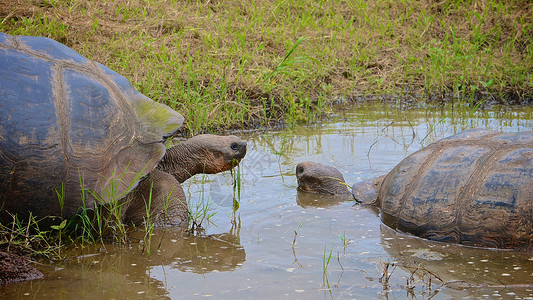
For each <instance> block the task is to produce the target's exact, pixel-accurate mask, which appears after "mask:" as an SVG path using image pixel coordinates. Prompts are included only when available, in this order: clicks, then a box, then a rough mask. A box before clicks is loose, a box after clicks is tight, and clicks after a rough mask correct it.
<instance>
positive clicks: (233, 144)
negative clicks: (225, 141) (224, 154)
mask: <svg viewBox="0 0 533 300" xmlns="http://www.w3.org/2000/svg"><path fill="white" fill-rule="evenodd" d="M231 149H232V150H235V151H237V150H239V145H238V144H237V143H232V144H231Z"/></svg>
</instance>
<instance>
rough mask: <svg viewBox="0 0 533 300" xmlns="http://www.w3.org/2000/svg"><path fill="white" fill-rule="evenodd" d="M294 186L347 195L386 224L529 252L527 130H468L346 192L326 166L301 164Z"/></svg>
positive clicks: (532, 217) (531, 189)
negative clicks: (374, 209)
mask: <svg viewBox="0 0 533 300" xmlns="http://www.w3.org/2000/svg"><path fill="white" fill-rule="evenodd" d="M296 176H297V179H298V186H299V189H300V190H302V191H310V192H317V193H329V194H332V195H338V196H339V195H340V196H343V195H344V196H348V197H351V196H352V195H353V197H354V198H355V199H356V200H357V201H359V202H362V203H366V204H374V205H376V206H377V207H379V209H380V215H381V220H382V221H383V223H385V224H386V225H388V226H389V227H391V228H393V229H396V230H399V231H403V232H407V233H411V234H414V235H416V236H419V237H422V238H426V239H430V240H435V241H442V242H449V243H458V244H464V245H469V246H477V247H488V248H502V249H516V250H521V251H527V252H532V251H533V132H531V131H529V132H518V133H499V132H494V131H489V130H483V129H471V130H467V131H464V132H462V133H459V134H457V135H454V136H451V137H448V138H445V139H442V140H440V141H438V142H435V143H433V144H430V145H429V146H427V147H425V148H423V149H422V150H419V151H417V152H415V153H413V154H411V155H409V156H408V157H406V158H405V159H404V160H403V161H402V162H400V163H399V164H398V165H397V166H396V167H395V168H394V169H393V170H392V171H390V172H389V173H388V174H387V175H385V176H382V177H379V178H377V179H375V180H374V179H373V180H370V181H366V182H362V183H357V184H355V185H354V186H353V187H352V193H351V194H352V195H350V192H349V191H348V189H347V188H346V187H345V185H344V184H341V182H343V181H344V179H343V177H342V174H340V172H339V171H338V170H336V169H335V168H333V167H330V166H324V165H322V164H319V163H315V162H302V163H299V164H298V165H297V167H296Z"/></svg>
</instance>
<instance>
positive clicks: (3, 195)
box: [0, 33, 246, 224]
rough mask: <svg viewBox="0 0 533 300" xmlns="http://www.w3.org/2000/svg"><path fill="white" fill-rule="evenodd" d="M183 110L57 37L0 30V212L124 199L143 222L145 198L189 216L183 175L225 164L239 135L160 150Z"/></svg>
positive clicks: (179, 218) (231, 160)
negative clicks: (150, 94) (156, 98)
mask: <svg viewBox="0 0 533 300" xmlns="http://www.w3.org/2000/svg"><path fill="white" fill-rule="evenodd" d="M183 120H184V119H183V117H182V116H181V115H180V114H179V113H177V112H176V111H174V110H172V109H171V108H169V107H168V106H166V105H163V104H160V103H156V102H154V101H152V100H151V99H149V98H148V97H146V96H144V95H142V94H141V93H139V92H138V91H137V90H135V89H134V88H133V87H132V86H131V84H130V83H129V82H128V80H127V79H126V78H124V77H122V76H120V75H119V74H117V73H115V72H113V71H112V70H110V69H108V68H107V67H105V66H103V65H101V64H99V63H96V62H94V61H91V60H88V59H87V58H85V57H83V56H81V55H80V54H78V53H76V52H75V51H73V50H72V49H70V48H68V47H66V46H64V45H62V44H60V43H58V42H55V41H53V40H51V39H48V38H44V37H25V36H11V35H7V34H4V33H0V216H1V218H2V220H3V221H5V220H9V219H12V217H11V215H13V214H16V215H17V216H18V218H19V219H24V218H28V217H29V216H30V215H31V216H33V217H34V218H36V219H37V220H38V219H41V218H45V217H47V216H63V217H70V216H72V215H74V214H75V213H76V212H77V211H78V209H79V208H80V207H82V206H86V207H93V206H94V205H95V202H98V203H108V202H110V201H115V200H117V199H121V200H120V201H121V202H122V205H123V207H122V210H123V216H122V218H123V219H124V221H127V222H130V221H131V222H133V223H140V222H143V220H144V218H145V217H146V207H147V206H148V199H149V198H151V203H150V207H151V209H152V212H151V214H152V215H153V216H158V215H159V213H162V212H163V211H165V212H166V213H168V214H167V217H168V218H169V219H168V221H169V222H170V223H171V224H180V223H183V221H187V220H188V211H187V205H186V202H185V196H184V193H183V190H182V189H181V187H180V183H181V182H183V181H184V180H186V179H188V178H189V177H191V176H192V175H194V174H197V173H217V172H222V171H226V170H229V169H231V168H232V167H233V166H234V165H235V163H236V162H238V161H240V160H241V159H242V158H243V157H244V155H245V153H246V143H245V142H243V141H242V140H241V139H239V138H237V137H235V136H214V135H199V136H196V137H193V138H191V139H189V140H187V141H185V142H182V143H181V144H178V145H177V146H175V147H172V148H170V149H168V150H167V149H166V147H165V145H164V144H163V143H164V142H165V141H166V140H167V139H168V138H169V137H171V136H173V135H174V134H175V132H176V131H177V129H178V128H179V127H180V126H181V124H182V123H183ZM60 199H63V201H60ZM145 202H146V203H145ZM167 205H168V207H167ZM159 220H162V218H159Z"/></svg>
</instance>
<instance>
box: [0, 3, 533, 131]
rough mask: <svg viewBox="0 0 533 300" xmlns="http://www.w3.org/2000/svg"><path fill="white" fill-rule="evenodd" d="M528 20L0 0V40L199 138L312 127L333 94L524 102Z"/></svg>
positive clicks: (532, 33) (491, 8) (487, 14)
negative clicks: (78, 62) (51, 48)
mask: <svg viewBox="0 0 533 300" xmlns="http://www.w3.org/2000/svg"><path fill="white" fill-rule="evenodd" d="M0 2H6V1H5V0H2V1H0ZM532 16H533V5H532V4H530V3H526V2H524V1H518V0H513V1H505V2H500V1H496V0H487V1H476V0H446V1H438V2H434V1H429V0H427V1H414V0H406V1H394V0H385V1H363V0H352V1H332V2H315V1H306V0H291V1H261V2H256V1H246V0H244V1H220V2H213V1H208V2H202V1H177V0H171V1H162V0H150V1H142V0H133V1H125V0H116V1H110V0H109V1H89V0H68V1H67V0H47V1H41V2H39V3H37V2H33V1H22V3H20V2H13V3H11V2H10V1H7V3H5V4H2V5H0V31H2V32H7V33H11V34H22V35H41V36H48V37H51V38H54V39H56V40H58V41H60V42H62V43H64V44H66V45H67V46H69V47H72V48H73V49H75V50H76V51H79V52H80V53H82V54H83V55H85V56H87V57H89V58H91V59H93V60H97V61H98V62H100V63H102V64H104V65H106V66H108V67H110V68H111V69H113V70H115V71H117V72H118V73H120V74H123V75H124V76H126V77H127V78H128V79H129V80H130V81H131V82H132V83H133V84H134V86H135V87H137V88H138V89H139V90H140V91H141V92H142V93H144V94H146V95H148V96H149V97H151V98H153V99H155V100H156V101H159V102H163V103H166V104H168V105H170V106H171V107H173V108H175V109H176V110H178V111H179V112H181V113H182V114H183V115H184V116H185V117H186V119H187V122H186V125H185V126H186V128H187V129H188V130H190V131H192V132H201V131H217V130H220V129H224V128H243V127H248V128H251V127H256V126H260V125H266V124H277V123H279V122H284V123H289V124H290V123H296V122H306V121H313V120H316V119H317V118H319V117H320V115H321V113H322V112H324V111H326V110H327V109H328V107H327V104H328V102H329V101H331V100H333V99H335V98H337V97H341V98H345V99H348V100H357V99H361V97H363V99H364V98H365V97H367V96H369V95H395V96H399V97H402V96H404V95H407V94H413V93H414V94H421V95H424V97H422V98H421V99H419V100H418V101H428V100H435V101H451V99H453V100H454V101H455V99H458V100H457V101H462V102H466V103H468V102H470V101H472V102H473V105H476V103H478V102H479V101H482V100H483V99H485V98H487V97H489V98H490V99H494V101H497V102H500V103H503V104H507V103H511V102H513V103H514V102H515V101H518V102H520V101H524V100H525V99H528V98H529V99H530V98H531V97H532V90H533V89H532V86H533V75H532V74H533V44H532V43H531V41H532V40H533V21H532Z"/></svg>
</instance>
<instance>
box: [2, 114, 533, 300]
mask: <svg viewBox="0 0 533 300" xmlns="http://www.w3.org/2000/svg"><path fill="white" fill-rule="evenodd" d="M475 127H483V128H489V129H494V130H500V131H505V132H514V131H526V130H532V129H533V109H532V108H529V107H527V108H521V109H517V110H511V111H509V110H508V111H506V112H494V111H491V112H484V111H482V112H476V113H474V114H470V113H468V112H462V113H460V112H454V111H451V110H444V111H432V110H427V109H425V110H408V111H398V110H386V109H368V108H363V109H359V108H350V109H349V110H348V109H347V110H346V111H345V112H339V113H338V115H337V116H334V117H331V118H330V119H329V120H328V121H325V122H324V123H322V124H319V125H313V126H297V127H295V128H292V129H286V130H283V131H276V132H265V133H259V132H255V133H253V134H249V135H243V136H244V138H245V139H246V140H247V141H248V145H249V148H248V149H249V150H248V154H247V156H246V158H245V159H244V160H243V162H242V163H241V167H240V173H241V174H240V175H241V176H240V180H241V190H240V197H239V200H240V206H239V208H238V209H237V210H236V211H234V209H233V195H234V191H233V188H232V180H233V179H232V177H231V175H230V174H229V173H228V174H218V175H210V176H198V175H197V176H196V177H195V178H193V179H191V180H189V182H187V183H186V184H185V190H186V193H187V194H188V196H189V201H190V202H191V203H193V206H195V207H202V206H205V204H206V203H208V205H210V207H209V211H210V212H216V214H215V215H214V216H212V217H211V218H210V219H209V223H208V222H207V221H204V225H207V226H206V231H205V233H204V234H202V235H200V236H187V235H184V234H183V233H181V232H178V231H173V230H165V231H162V232H156V233H154V235H153V237H152V251H151V254H150V255H148V254H146V253H144V254H143V250H142V249H143V248H144V247H143V246H144V245H143V244H142V243H141V242H138V241H136V240H134V242H133V243H132V245H131V247H127V248H126V247H124V246H122V247H114V246H112V245H96V246H91V247H88V246H86V247H81V246H79V247H78V248H77V249H73V250H72V251H71V252H70V253H69V258H68V259H65V260H64V261H62V262H54V263H53V264H51V263H49V262H46V261H43V262H42V264H43V265H42V266H40V267H39V268H40V269H41V270H42V271H43V272H44V273H45V275H46V279H43V280H35V281H31V282H26V283H20V284H12V285H6V286H2V287H0V296H1V297H2V298H6V299H9V298H26V297H27V298H38V299H58V298H63V299H71V298H72V299H73V298H80V297H83V298H85V299H101V298H104V299H111V298H116V299H122V298H129V299H136V298H165V297H168V298H173V299H178V298H180V299H181V298H204V297H210V296H212V297H214V298H216V299H223V298H231V299H250V298H259V299H283V298H292V299H354V298H355V299H368V298H383V299H389V298H390V299H406V298H407V299H411V298H416V299H427V298H431V297H433V298H432V299H442V298H445V299H446V298H463V297H466V298H495V297H496V298H506V299H509V298H510V299H515V298H516V299H526V298H529V299H533V255H532V254H520V253H514V252H508V251H493V250H484V249H473V248H466V247H460V246H454V245H446V244H440V243H432V242H427V241H424V240H421V239H417V238H413V237H411V236H408V235H404V234H400V233H397V232H394V231H392V230H390V229H388V228H387V227H385V226H383V225H381V223H380V220H379V217H378V215H377V212H376V211H374V210H372V209H370V208H368V207H362V206H360V205H354V202H353V201H346V202H334V203H332V202H331V201H328V200H329V199H328V198H326V197H313V196H309V195H300V194H299V193H298V192H297V190H296V186H297V183H296V178H295V175H294V174H295V166H296V164H297V163H298V162H300V161H305V160H313V161H317V162H322V163H324V164H329V165H333V166H335V167H337V168H339V169H340V170H341V172H343V174H344V177H345V179H346V181H347V182H348V183H350V184H351V183H354V182H356V181H359V180H362V179H367V178H372V177H375V176H377V175H381V174H383V173H386V172H387V171H388V170H390V169H391V168H392V167H394V166H395V165H396V164H397V163H398V162H400V161H401V160H402V159H403V158H404V157H405V156H407V155H409V154H410V153H413V152H414V151H416V150H418V149H420V148H422V147H424V146H426V145H428V144H429V143H431V142H433V141H435V140H438V139H440V138H443V137H447V136H450V135H452V134H454V133H457V132H460V131H462V130H464V129H468V128H475ZM237 193H238V192H237ZM202 202H203V204H202ZM125 248H126V249H125ZM384 275H385V276H384ZM456 281H459V282H456ZM453 282H455V283H453ZM468 285H471V286H470V287H468ZM482 285H486V286H482Z"/></svg>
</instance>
